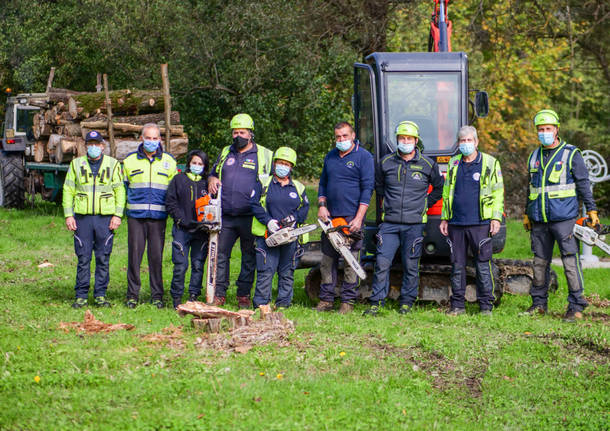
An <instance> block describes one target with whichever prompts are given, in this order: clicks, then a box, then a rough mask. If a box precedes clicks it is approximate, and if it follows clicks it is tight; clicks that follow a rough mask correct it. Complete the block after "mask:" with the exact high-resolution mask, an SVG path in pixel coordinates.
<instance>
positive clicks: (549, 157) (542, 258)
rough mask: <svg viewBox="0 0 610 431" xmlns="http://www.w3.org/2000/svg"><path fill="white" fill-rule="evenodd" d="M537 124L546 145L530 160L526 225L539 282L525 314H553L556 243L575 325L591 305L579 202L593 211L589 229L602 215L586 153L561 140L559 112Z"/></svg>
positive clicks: (543, 115)
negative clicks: (577, 228)
mask: <svg viewBox="0 0 610 431" xmlns="http://www.w3.org/2000/svg"><path fill="white" fill-rule="evenodd" d="M534 126H535V127H536V129H537V131H538V140H539V141H540V144H541V145H540V146H539V147H537V148H536V149H535V150H534V151H532V152H531V154H530V156H529V159H528V171H529V196H528V199H527V203H526V214H525V215H524V216H523V226H524V227H525V230H527V231H530V232H531V234H530V235H531V242H532V251H533V253H534V281H533V283H532V288H531V290H530V295H531V296H532V306H531V307H530V308H528V309H527V310H526V311H525V313H527V314H544V313H546V312H547V300H548V289H549V284H550V265H551V260H552V257H553V245H554V243H555V241H556V242H557V245H558V246H559V251H560V253H561V260H562V262H563V269H564V272H565V275H566V279H567V281H568V308H567V310H566V313H565V315H564V320H565V321H568V322H573V321H575V320H576V319H582V312H583V310H584V309H585V307H587V306H588V305H589V304H588V302H587V301H586V299H585V297H584V295H583V292H584V280H583V277H582V268H581V263H580V258H579V247H578V243H577V241H576V238H575V237H574V234H573V231H574V224H575V223H576V218H577V217H578V206H579V203H578V201H579V199H580V200H582V202H583V204H584V205H585V207H586V209H587V215H588V223H587V225H588V226H589V227H596V226H598V225H599V217H598V216H597V207H596V206H595V201H594V199H593V192H592V191H591V185H590V183H589V172H588V170H587V167H586V165H585V162H584V159H583V157H582V154H581V152H580V150H579V149H578V148H577V147H575V146H573V145H570V144H568V143H566V142H565V141H562V140H561V138H560V137H559V116H558V115H557V113H556V112H555V111H553V110H550V109H543V110H542V111H539V112H538V113H537V114H536V115H535V116H534Z"/></svg>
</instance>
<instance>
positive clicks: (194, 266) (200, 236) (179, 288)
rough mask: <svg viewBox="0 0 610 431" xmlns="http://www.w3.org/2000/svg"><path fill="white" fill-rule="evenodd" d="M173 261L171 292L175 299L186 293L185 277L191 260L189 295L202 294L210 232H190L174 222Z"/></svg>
mask: <svg viewBox="0 0 610 431" xmlns="http://www.w3.org/2000/svg"><path fill="white" fill-rule="evenodd" d="M172 237H173V241H172V263H173V264H174V274H173V276H172V285H171V288H170V294H171V295H172V298H174V299H181V298H182V295H183V293H184V277H185V274H186V270H187V269H188V266H189V254H190V260H191V280H190V282H189V296H197V297H198V296H199V295H201V287H202V282H203V268H204V264H205V258H206V256H207V255H208V234H207V233H206V232H199V231H198V232H189V231H188V230H184V229H181V228H179V227H178V226H176V225H175V224H174V227H173V228H172Z"/></svg>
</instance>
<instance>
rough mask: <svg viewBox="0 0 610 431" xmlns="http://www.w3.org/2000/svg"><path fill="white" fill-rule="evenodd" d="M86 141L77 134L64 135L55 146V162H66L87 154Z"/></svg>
mask: <svg viewBox="0 0 610 431" xmlns="http://www.w3.org/2000/svg"><path fill="white" fill-rule="evenodd" d="M86 151H87V150H86V148H85V141H84V140H83V139H82V138H81V137H77V136H69V137H68V136H62V137H61V138H60V141H59V143H58V144H57V145H56V146H55V163H66V162H69V161H71V160H72V159H73V158H75V157H79V156H83V155H85V154H86Z"/></svg>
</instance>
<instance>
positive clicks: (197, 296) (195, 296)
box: [189, 293, 199, 302]
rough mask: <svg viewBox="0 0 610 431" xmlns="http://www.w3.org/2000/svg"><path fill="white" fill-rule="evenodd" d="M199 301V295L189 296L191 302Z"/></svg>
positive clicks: (192, 294)
mask: <svg viewBox="0 0 610 431" xmlns="http://www.w3.org/2000/svg"><path fill="white" fill-rule="evenodd" d="M198 299H199V295H195V294H194V293H191V294H190V295H189V301H190V302H195V301H197V300H198Z"/></svg>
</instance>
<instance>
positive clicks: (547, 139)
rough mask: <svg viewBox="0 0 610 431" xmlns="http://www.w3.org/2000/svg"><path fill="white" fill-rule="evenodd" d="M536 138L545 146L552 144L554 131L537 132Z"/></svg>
mask: <svg viewBox="0 0 610 431" xmlns="http://www.w3.org/2000/svg"><path fill="white" fill-rule="evenodd" d="M538 140H539V141H540V143H541V144H542V145H543V146H545V147H548V146H549V145H553V142H555V133H553V132H538Z"/></svg>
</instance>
